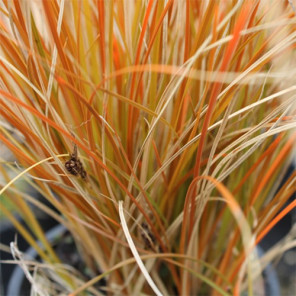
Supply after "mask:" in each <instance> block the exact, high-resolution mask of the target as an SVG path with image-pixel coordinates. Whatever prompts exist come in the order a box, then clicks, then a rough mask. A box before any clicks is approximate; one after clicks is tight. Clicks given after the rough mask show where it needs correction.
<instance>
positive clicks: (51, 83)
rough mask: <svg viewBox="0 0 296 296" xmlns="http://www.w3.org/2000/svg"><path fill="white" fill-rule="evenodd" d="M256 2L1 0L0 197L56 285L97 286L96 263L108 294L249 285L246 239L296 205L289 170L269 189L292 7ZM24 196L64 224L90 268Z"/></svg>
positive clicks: (217, 290) (290, 82) (279, 165)
mask: <svg viewBox="0 0 296 296" xmlns="http://www.w3.org/2000/svg"><path fill="white" fill-rule="evenodd" d="M271 2H272V3H271ZM271 2H270V1H269V0H268V1H267V0H266V1H264V0H262V1H255V0H254V1H251V0H249V1H222V0H221V1H213V0H209V1H190V0H180V1H178V0H175V1H173V0H159V1H154V0H147V1H144V0H143V1H138V0H134V1H122V0H108V1H96V0H89V1H75V0H73V1H70V0H66V1H64V0H54V1H47V0H44V1H41V0H40V1H14V2H12V1H9V0H2V3H1V5H0V44H1V46H0V104H1V108H0V116H1V117H0V118H1V124H0V130H1V133H0V140H1V147H4V146H5V147H7V148H8V149H9V150H10V151H11V152H12V153H13V155H14V157H15V159H16V162H17V165H15V164H14V163H12V162H9V161H7V159H2V160H1V166H0V168H1V173H2V175H3V179H4V180H5V181H4V183H3V184H1V186H2V190H1V199H0V207H1V212H2V213H4V215H6V216H7V217H8V218H9V219H10V220H11V222H12V223H13V224H14V225H15V227H16V229H17V230H18V232H19V233H20V234H21V235H22V236H23V237H24V238H25V239H26V240H27V241H28V242H29V244H30V245H31V246H33V247H35V248H36V250H37V251H38V253H39V254H40V256H41V257H42V259H43V260H44V262H45V263H46V264H45V266H43V268H44V269H46V268H48V269H50V270H53V271H55V275H56V276H55V278H59V279H60V282H61V281H62V282H63V284H64V291H63V293H64V294H65V293H66V294H67V293H68V294H70V293H71V295H84V294H85V295H88V293H89V294H96V295H101V294H102V292H100V291H98V290H96V289H94V288H92V287H91V286H92V285H94V284H95V283H96V282H98V281H99V280H100V279H102V278H105V280H106V283H107V284H106V287H102V290H105V291H106V293H107V294H108V295H144V294H145V295H152V294H156V295H176V294H177V295H202V294H204V295H239V293H240V292H241V291H243V290H248V291H249V293H250V294H249V295H252V291H253V290H254V285H255V284H256V279H257V278H259V277H260V274H261V271H262V268H264V264H263V261H262V260H261V259H258V256H257V253H256V245H257V244H258V243H259V242H260V241H261V240H262V238H263V237H264V236H265V235H266V233H268V232H269V230H270V229H271V228H272V227H273V226H274V225H275V224H276V223H277V222H278V221H279V220H280V219H281V218H282V217H283V216H285V215H286V214H287V213H288V212H289V211H291V210H292V209H293V208H295V205H296V204H295V201H293V202H290V203H289V204H288V205H286V202H287V201H288V199H289V197H290V196H291V194H292V193H293V191H294V190H295V177H296V173H295V172H294V173H293V174H292V175H291V176H290V178H289V179H288V180H286V181H285V182H284V184H283V186H282V187H281V189H280V190H279V191H277V188H278V186H279V183H280V181H281V180H282V177H283V175H284V172H285V170H286V168H287V166H288V165H289V163H290V162H291V159H292V152H293V147H295V139H296V132H295V127H296V121H295V100H296V51H295V48H296V17H295V7H294V5H293V1H280V0H278V1H271ZM76 149H77V150H76ZM65 163H66V166H65ZM9 170H13V171H15V172H16V173H17V177H16V178H15V179H11V178H10V177H9V174H8V171H9ZM20 178H22V179H25V180H26V181H27V182H29V183H30V184H31V185H32V186H33V187H35V188H36V190H37V191H39V192H40V193H41V194H42V196H43V199H41V200H38V199H35V198H33V197H32V196H30V195H28V194H26V193H24V192H21V190H20V189H18V188H17V187H15V185H14V181H15V180H17V179H20ZM5 200H9V202H10V203H13V205H14V208H15V212H17V213H19V214H20V215H21V217H22V218H23V220H24V221H25V223H26V224H27V226H29V228H30V229H31V231H32V233H33V234H31V233H29V232H28V231H27V230H26V229H25V227H24V226H23V225H22V224H20V223H19V222H18V221H17V220H16V219H15V218H14V216H13V213H12V211H10V210H9V209H8V208H7V207H6V205H7V203H3V201H5ZM44 200H46V201H47V202H49V203H50V204H51V205H52V207H53V208H55V209H56V211H57V213H58V214H57V213H56V212H55V211H53V210H52V208H50V207H48V206H46V204H45V203H44ZM30 204H33V205H34V206H35V207H37V208H40V209H41V210H42V211H44V212H46V213H47V214H49V215H51V216H53V218H54V219H57V220H58V221H59V222H60V223H62V224H64V225H65V226H66V228H68V229H69V230H70V232H71V233H72V235H73V237H74V239H75V241H76V244H77V245H78V246H79V250H80V253H81V256H82V257H83V260H84V261H85V263H86V265H87V266H88V268H89V269H90V270H91V271H92V273H93V279H92V280H91V281H88V282H84V281H83V280H82V279H79V278H76V277H75V278H74V276H72V275H73V274H74V273H73V270H72V269H70V268H69V267H67V266H66V264H67V262H60V260H59V258H57V254H56V253H55V250H54V249H53V248H52V246H51V245H50V243H49V242H48V241H47V240H46V238H45V235H44V232H43V231H42V229H41V227H40V225H39V224H38V221H37V219H36V216H35V214H34V210H32V208H31V207H30ZM284 205H285V206H284ZM37 240H39V241H41V242H42V244H43V248H40V247H39V246H38V245H37V244H36V241H37ZM279 252H280V250H279V251H278V252H276V254H275V255H274V256H277V255H278V254H279ZM272 259H273V258H272V256H269V260H272ZM61 263H63V264H65V267H64V269H63V268H62V269H61ZM39 268H40V269H42V266H41V267H39ZM99 271H101V272H102V274H101V273H99ZM44 282H46V281H45V280H44ZM42 289H43V291H45V289H46V285H43V288H42ZM51 293H52V292H51Z"/></svg>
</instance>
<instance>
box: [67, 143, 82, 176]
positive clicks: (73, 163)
mask: <svg viewBox="0 0 296 296" xmlns="http://www.w3.org/2000/svg"><path fill="white" fill-rule="evenodd" d="M65 168H66V170H67V171H68V172H69V173H70V174H72V175H74V176H77V175H80V176H81V178H82V179H85V178H86V176H87V174H86V171H85V170H84V168H83V164H82V162H81V161H80V159H79V158H78V153H77V146H76V145H74V151H73V153H71V154H70V159H69V160H68V161H66V162H65Z"/></svg>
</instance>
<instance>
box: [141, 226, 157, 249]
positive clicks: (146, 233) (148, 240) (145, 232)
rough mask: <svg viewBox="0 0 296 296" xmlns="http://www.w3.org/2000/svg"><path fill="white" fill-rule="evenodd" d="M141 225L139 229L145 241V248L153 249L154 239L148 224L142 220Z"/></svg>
mask: <svg viewBox="0 0 296 296" xmlns="http://www.w3.org/2000/svg"><path fill="white" fill-rule="evenodd" d="M141 227H142V228H143V229H142V231H141V237H142V239H143V241H144V243H145V246H146V248H148V249H154V246H155V242H156V239H155V237H154V235H153V234H152V232H151V230H150V228H149V226H148V225H147V224H146V223H145V222H143V223H142V224H141Z"/></svg>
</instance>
